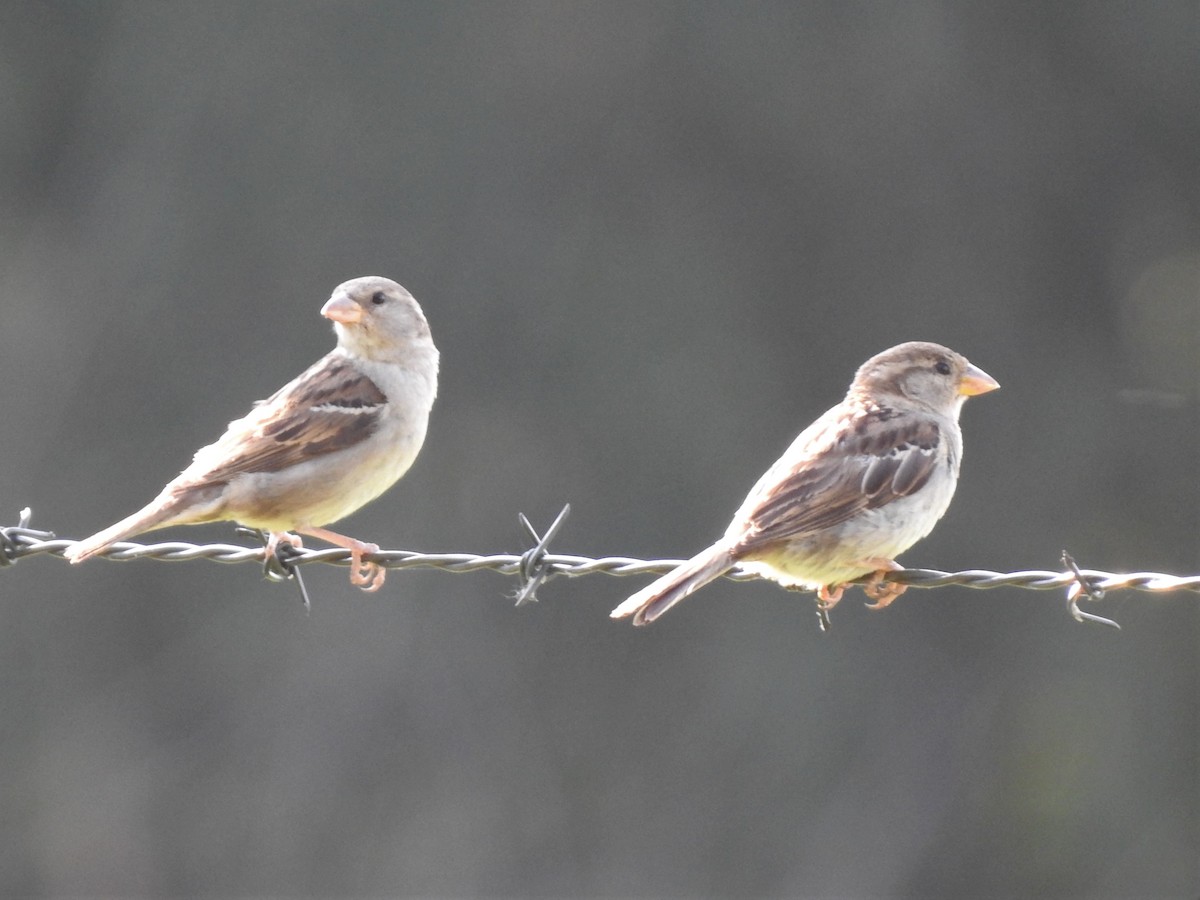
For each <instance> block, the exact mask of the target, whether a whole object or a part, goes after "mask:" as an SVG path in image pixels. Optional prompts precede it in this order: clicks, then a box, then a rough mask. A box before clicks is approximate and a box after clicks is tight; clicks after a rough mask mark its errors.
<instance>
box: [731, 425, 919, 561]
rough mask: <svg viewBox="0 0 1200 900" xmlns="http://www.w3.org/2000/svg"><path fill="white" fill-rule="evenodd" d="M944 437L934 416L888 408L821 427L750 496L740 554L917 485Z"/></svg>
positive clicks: (837, 520) (833, 522)
mask: <svg viewBox="0 0 1200 900" xmlns="http://www.w3.org/2000/svg"><path fill="white" fill-rule="evenodd" d="M822 438H824V439H822ZM942 440H943V435H942V433H941V428H940V427H939V425H938V423H937V421H935V420H934V419H932V418H930V417H927V416H920V415H913V414H906V413H900V412H897V411H895V410H892V409H887V408H875V409H872V410H868V411H863V412H861V413H859V414H858V415H856V416H855V417H854V418H853V420H852V421H851V422H850V423H849V427H841V428H825V429H822V431H821V432H819V433H817V434H816V435H814V440H812V441H810V442H808V443H807V445H806V447H807V450H806V452H802V453H800V454H799V455H800V459H799V460H798V461H796V462H791V461H790V459H789V457H790V456H791V454H785V455H784V457H783V459H781V460H780V461H779V462H778V463H776V465H775V466H774V467H773V469H772V472H770V473H768V475H767V476H764V478H763V479H762V481H760V483H759V487H757V488H756V490H755V491H754V492H752V493H751V497H752V498H754V499H753V500H752V501H751V502H750V503H748V504H747V506H748V507H749V509H748V510H747V511H746V512H745V513H744V517H743V518H742V522H743V523H744V527H745V535H746V536H745V538H744V539H743V540H742V541H741V543H740V544H739V548H738V549H739V551H745V550H747V549H757V548H760V547H762V546H763V545H766V544H772V543H775V542H777V541H781V540H786V539H789V538H795V537H802V536H804V535H808V534H814V533H817V532H820V531H823V530H825V529H828V528H832V527H834V526H837V525H840V524H842V523H843V522H845V521H847V520H848V519H850V518H851V517H852V516H854V515H855V514H856V513H859V512H861V511H862V510H867V509H875V508H878V507H881V506H883V505H885V504H887V503H890V502H892V501H893V500H896V499H897V498H900V497H905V496H908V495H910V494H912V493H914V492H916V491H918V490H920V488H921V487H922V486H923V485H924V484H925V483H926V482H927V481H928V480H929V477H930V475H932V474H933V471H934V469H935V468H936V466H937V462H938V459H939V456H938V447H939V445H940V444H941V442H942ZM798 443H800V442H798ZM756 494H757V495H758V496H757V497H756V496H755V495H756Z"/></svg>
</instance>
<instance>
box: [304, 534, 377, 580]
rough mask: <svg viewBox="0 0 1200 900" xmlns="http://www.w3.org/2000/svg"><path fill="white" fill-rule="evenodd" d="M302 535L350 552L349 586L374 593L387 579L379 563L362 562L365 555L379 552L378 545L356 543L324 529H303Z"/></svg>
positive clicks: (350, 538)
mask: <svg viewBox="0 0 1200 900" xmlns="http://www.w3.org/2000/svg"><path fill="white" fill-rule="evenodd" d="M304 533H305V534H307V535H309V536H310V537H315V538H320V539H321V540H323V541H329V543H331V544H334V545H335V546H338V547H344V548H346V549H347V550H349V551H350V583H351V584H353V585H357V586H358V587H361V588H362V589H363V590H364V591H367V592H368V593H374V592H375V591H377V590H379V589H380V588H381V587H383V580H384V579H385V578H386V577H387V569H385V568H384V567H383V566H381V565H380V564H379V563H373V562H363V556H365V555H366V554H368V553H378V552H379V545H378V544H368V543H367V542H366V541H357V540H355V539H354V538H352V537H346V535H344V534H338V533H337V532H336V531H330V530H328V529H326V528H305V529H304Z"/></svg>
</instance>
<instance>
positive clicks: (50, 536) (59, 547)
mask: <svg viewBox="0 0 1200 900" xmlns="http://www.w3.org/2000/svg"><path fill="white" fill-rule="evenodd" d="M570 510H571V507H570V505H569V504H568V505H567V506H564V507H563V510H562V512H560V513H559V514H558V518H556V519H555V520H554V523H553V524H552V525H551V526H550V527H549V528H548V529H547V530H546V533H545V534H544V535H539V534H538V533H537V531H536V530H535V529H534V527H533V525H532V524H530V522H529V519H527V518H526V517H525V515H524V514H523V513H522V514H520V516H519V521H520V523H521V525H522V527H523V528H524V529H525V531H526V532H527V535H528V537H529V538H531V539H532V541H533V547H531V548H530V549H529V550H526V551H525V552H524V553H521V554H511V553H493V554H476V553H424V552H420V551H416V550H380V551H379V552H378V553H373V554H370V555H369V556H366V557H364V559H367V560H369V561H370V562H374V563H378V564H379V565H381V566H383V567H384V568H387V569H417V568H428V569H439V570H441V571H443V572H478V571H492V572H498V573H499V574H501V575H510V576H517V577H518V578H520V581H521V586H520V587H519V588H518V589H517V591H516V592H514V594H513V595H512V596H513V599H515V600H516V604H517V605H518V606H521V605H523V604H526V603H532V602H536V601H537V589H538V588H539V587H540V586H541V585H542V584H544V583H545V582H546V581H547V580H549V579H550V578H553V577H555V576H559V575H561V576H565V577H568V578H578V577H582V576H585V575H613V576H625V575H662V574H665V573H666V572H669V571H671V570H672V569H674V568H675V567H676V566H678V565H679V564H680V563H682V562H684V560H681V559H653V560H645V559H635V558H632V557H627V556H605V557H599V558H593V557H588V556H571V555H567V554H561V553H550V552H549V550H548V545H549V543H550V541H551V540H552V539H553V538H555V537H556V536H557V534H558V532H559V531H560V530H561V528H562V525H563V522H564V521H565V520H566V517H567V515H568V514H569V513H570ZM31 518H32V512H31V510H30V509H28V508H26V509H23V510H22V511H21V516H20V522H19V523H18V524H17V525H15V526H8V527H0V567H2V566H6V565H13V564H15V563H16V562H17V561H18V560H20V559H24V558H26V557H29V556H36V555H39V554H46V555H50V556H62V555H63V553H64V552H65V551H66V550H67V548H69V547H70V546H71V545H72V544H74V543H75V542H74V541H71V540H63V539H59V538H56V537H55V535H54V533H53V532H49V531H41V530H38V529H34V528H31V527H29V523H30V520H31ZM240 530H241V531H243V532H245V533H248V534H251V535H258V533H257V532H252V531H249V530H248V529H240ZM97 556H103V557H106V558H108V559H112V560H117V561H121V562H126V561H129V560H138V559H155V560H160V561H162V562H186V561H191V560H196V559H207V560H211V561H212V562H219V563H246V562H254V563H258V564H259V565H262V566H263V568H264V572H265V574H266V577H267V578H268V579H270V580H272V581H286V580H290V579H293V578H295V579H296V580H297V582H298V584H299V586H300V590H301V594H302V596H303V597H304V600H305V605H306V606H307V605H308V595H307V591H306V589H305V587H304V584H303V580H302V579H301V578H300V571H299V568H298V567H300V566H306V565H311V564H313V563H326V564H329V565H335V566H348V565H350V551H349V550H345V549H343V548H340V547H333V548H329V549H322V550H314V549H308V548H305V549H302V550H300V549H296V548H295V547H292V546H291V545H288V544H282V545H281V546H280V549H279V552H278V553H277V554H276V555H274V556H272V557H270V558H268V559H266V560H265V561H264V559H263V547H262V545H261V544H260V545H259V546H252V547H246V546H243V545H240V544H191V543H185V542H181V541H164V542H161V543H156V544H138V543H132V542H128V541H120V542H118V543H116V544H113V545H112V546H111V547H109V548H107V549H106V550H104V551H102V552H101V553H98V554H97ZM1062 561H1063V565H1064V566H1065V567H1066V569H1065V571H1061V572H1055V571H1050V570H1044V569H1031V570H1026V571H1017V572H993V571H990V570H987V569H965V570H963V571H959V572H943V571H939V570H937V569H900V570H898V571H895V572H887V573H885V574H884V575H883V576H882V577H883V580H884V581H888V582H893V583H895V584H902V585H905V586H907V587H915V588H938V587H946V586H949V585H956V586H959V587H967V588H972V589H975V590H990V589H993V588H1002V587H1010V588H1019V589H1022V590H1034V591H1046V590H1063V589H1066V591H1067V602H1068V608H1069V610H1070V612H1071V615H1072V616H1073V617H1074V618H1075V619H1076V621H1079V622H1095V623H1098V624H1102V625H1108V626H1110V627H1114V628H1119V627H1120V626H1119V625H1117V623H1116V622H1113V621H1112V620H1111V619H1105V618H1102V617H1100V616H1095V615H1092V614H1090V613H1086V612H1083V611H1082V610H1080V609H1079V606H1078V601H1079V599H1080V598H1085V597H1086V598H1087V599H1089V600H1100V599H1102V598H1103V596H1104V594H1105V593H1106V592H1108V591H1115V590H1133V591H1146V592H1151V593H1166V592H1170V591H1189V592H1193V593H1200V575H1183V576H1180V575H1168V574H1165V573H1162V572H1128V573H1115V572H1103V571H1099V570H1096V569H1083V568H1080V567H1079V566H1078V565H1077V564H1076V562H1075V560H1074V559H1073V558H1072V557H1071V556H1070V554H1068V553H1067V552H1066V551H1065V550H1064V551H1063V553H1062ZM725 577H726V578H729V579H731V580H733V581H754V580H759V579H760V576H759V575H757V574H755V573H752V572H747V571H743V570H741V569H734V570H732V571H731V572H729V573H728V574H727V575H726V576H725ZM868 578H869V576H863V578H861V579H858V580H857V582H866V581H867V580H868ZM822 624H823V626H827V625H828V620H827V619H824V618H823V621H822Z"/></svg>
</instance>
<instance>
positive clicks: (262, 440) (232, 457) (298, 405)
mask: <svg viewBox="0 0 1200 900" xmlns="http://www.w3.org/2000/svg"><path fill="white" fill-rule="evenodd" d="M386 408H387V397H386V396H385V395H384V393H383V391H381V390H380V389H379V387H378V385H376V384H375V382H373V381H372V380H371V379H370V378H369V377H367V376H366V375H365V374H363V372H362V371H361V370H360V369H358V368H357V367H356V366H355V365H354V364H353V363H352V362H351V361H350V360H348V359H347V358H346V357H345V356H342V355H339V354H336V353H335V354H330V355H329V356H327V357H325V358H324V359H322V360H320V361H319V362H318V363H316V364H315V365H314V366H313V367H312V368H310V369H308V371H306V372H304V373H303V374H302V375H300V376H299V377H298V378H296V379H295V380H294V381H292V382H291V383H290V384H288V385H286V386H285V387H283V388H281V389H280V390H279V391H278V392H276V393H275V394H274V395H273V396H271V397H269V398H268V399H266V400H264V401H262V403H260V404H259V405H258V406H256V407H255V408H254V410H253V411H252V412H251V413H250V414H249V415H247V416H246V417H245V418H242V419H238V420H237V421H234V422H230V423H229V429H228V430H227V431H226V432H225V434H224V435H222V436H221V438H220V440H218V441H217V442H216V443H215V444H210V445H209V446H207V447H203V448H201V449H200V450H199V451H197V453H196V456H195V459H194V460H193V462H192V465H191V466H189V467H188V470H187V471H186V472H185V473H184V475H185V476H187V477H188V480H189V481H191V482H194V483H196V484H213V483H221V482H227V481H229V479H231V478H233V477H234V476H236V475H241V474H245V473H247V472H278V471H282V470H284V469H287V468H289V467H291V466H294V465H298V464H300V463H303V462H307V461H309V460H312V459H315V458H317V457H320V456H324V455H325V454H328V453H334V452H336V451H339V450H346V449H349V448H351V447H353V446H355V445H356V444H358V443H360V442H361V441H364V440H366V439H367V438H368V437H370V436H371V434H372V433H373V432H374V431H375V429H376V428H377V427H378V424H379V419H380V417H381V416H382V415H383V413H384V411H385V410H386Z"/></svg>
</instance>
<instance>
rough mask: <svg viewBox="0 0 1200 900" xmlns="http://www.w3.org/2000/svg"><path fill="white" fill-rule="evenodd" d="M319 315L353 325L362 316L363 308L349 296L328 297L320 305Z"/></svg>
mask: <svg viewBox="0 0 1200 900" xmlns="http://www.w3.org/2000/svg"><path fill="white" fill-rule="evenodd" d="M321 315H323V316H324V317H325V318H327V319H333V321H335V322H341V323H342V324H343V325H353V324H354V323H355V322H359V321H361V320H362V317H363V309H362V307H361V306H359V305H358V304H357V303H355V302H354V301H353V300H351V299H350V298H349V297H346V296H344V295H342V296H337V297H330V298H329V299H328V300H326V301H325V305H324V306H322V307H321Z"/></svg>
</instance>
